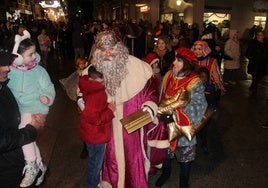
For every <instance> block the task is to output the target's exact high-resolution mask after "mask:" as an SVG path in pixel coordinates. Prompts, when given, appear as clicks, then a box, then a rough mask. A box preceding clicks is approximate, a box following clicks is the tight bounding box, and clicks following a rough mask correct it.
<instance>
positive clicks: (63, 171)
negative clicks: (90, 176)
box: [38, 56, 268, 188]
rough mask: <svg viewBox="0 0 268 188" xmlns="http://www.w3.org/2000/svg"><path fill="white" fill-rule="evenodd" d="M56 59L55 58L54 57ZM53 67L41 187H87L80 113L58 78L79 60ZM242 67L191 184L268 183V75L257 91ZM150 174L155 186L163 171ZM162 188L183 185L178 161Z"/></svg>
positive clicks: (238, 187) (252, 187) (256, 187)
mask: <svg viewBox="0 0 268 188" xmlns="http://www.w3.org/2000/svg"><path fill="white" fill-rule="evenodd" d="M53 58H55V59H53ZM51 62H52V63H50V65H49V67H48V70H49V73H50V75H51V77H52V80H53V82H54V83H55V87H56V93H57V95H56V99H55V103H54V105H53V106H52V107H51V110H50V112H49V115H48V117H47V123H46V126H45V128H44V129H43V130H42V132H40V134H39V137H38V145H39V147H40V150H41V153H42V156H43V159H44V161H45V163H46V164H47V165H48V167H49V173H48V176H47V178H46V181H45V182H44V184H43V185H41V186H40V187H41V188H85V187H86V170H87V161H86V160H85V159H80V156H79V155H80V152H81V149H82V142H81V141H80V139H79V137H78V132H77V122H78V111H77V106H76V104H75V102H74V101H71V100H70V99H69V98H68V97H67V95H66V93H65V91H64V90H63V89H62V88H61V87H60V85H59V83H58V79H60V78H63V77H66V76H67V75H69V74H70V73H71V72H72V71H73V70H74V63H73V62H71V60H70V59H69V60H68V61H67V62H64V61H61V60H59V57H58V56H53V57H51ZM243 67H245V65H243V66H242V69H241V71H240V80H239V83H238V84H237V85H235V86H228V87H227V90H228V91H227V93H226V94H225V95H224V96H222V98H221V100H220V102H219V108H218V111H217V113H216V114H214V116H213V118H212V120H211V122H210V124H209V125H208V149H209V153H208V154H206V153H204V152H203V150H202V148H201V147H200V145H198V147H197V148H198V149H197V157H196V160H195V161H194V163H193V167H192V171H191V177H190V188H266V187H268V129H264V128H262V127H261V124H262V123H268V78H266V79H265V80H264V81H263V82H262V84H261V85H260V86H259V88H258V93H257V94H252V93H251V92H250V91H249V90H248V87H249V85H250V83H251V81H250V79H249V77H248V75H246V73H245V70H244V68H243ZM160 173H161V171H159V172H158V173H157V174H156V175H154V176H150V177H149V186H148V187H149V188H154V187H155V185H154V184H155V181H156V179H157V178H158V176H159V175H160ZM162 187H163V188H179V165H178V163H177V162H176V160H175V159H174V160H173V167H172V174H171V177H170V179H169V181H168V182H167V183H166V184H165V185H164V186H162Z"/></svg>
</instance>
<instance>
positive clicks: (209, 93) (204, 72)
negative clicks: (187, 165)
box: [197, 67, 217, 154]
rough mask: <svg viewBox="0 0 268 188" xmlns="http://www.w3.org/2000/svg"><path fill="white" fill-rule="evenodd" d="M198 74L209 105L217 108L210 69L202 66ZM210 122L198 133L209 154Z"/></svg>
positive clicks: (204, 148) (205, 151)
mask: <svg viewBox="0 0 268 188" xmlns="http://www.w3.org/2000/svg"><path fill="white" fill-rule="evenodd" d="M198 74H199V77H200V80H201V81H202V83H203V85H204V87H205V97H206V101H207V103H208V106H212V107H213V109H216V108H217V98H216V88H215V87H214V86H213V85H212V84H210V82H209V78H210V75H209V70H208V69H207V68H205V67H202V68H200V69H199V70H198ZM210 123H211V121H210V119H209V120H208V122H206V126H204V127H203V128H202V130H201V131H200V132H199V133H198V135H197V136H199V138H200V141H201V148H202V149H203V151H204V153H205V154H209V150H208V145H207V132H208V127H209V125H210Z"/></svg>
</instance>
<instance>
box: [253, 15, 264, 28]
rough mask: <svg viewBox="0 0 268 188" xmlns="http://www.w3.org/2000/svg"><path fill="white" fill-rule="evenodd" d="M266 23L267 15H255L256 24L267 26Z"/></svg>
mask: <svg viewBox="0 0 268 188" xmlns="http://www.w3.org/2000/svg"><path fill="white" fill-rule="evenodd" d="M265 24H266V16H255V17H254V25H257V26H261V27H262V28H265Z"/></svg>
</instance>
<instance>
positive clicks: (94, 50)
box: [0, 20, 268, 188]
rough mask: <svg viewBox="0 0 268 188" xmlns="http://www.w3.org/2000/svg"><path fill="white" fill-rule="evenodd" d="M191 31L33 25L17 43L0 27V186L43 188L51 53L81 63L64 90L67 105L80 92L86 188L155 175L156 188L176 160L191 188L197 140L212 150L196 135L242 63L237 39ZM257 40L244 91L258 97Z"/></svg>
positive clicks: (160, 26) (261, 53) (260, 64)
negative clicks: (41, 135)
mask: <svg viewBox="0 0 268 188" xmlns="http://www.w3.org/2000/svg"><path fill="white" fill-rule="evenodd" d="M193 25H194V27H192V28H189V26H188V24H186V23H183V22H181V23H177V22H174V23H173V24H169V25H168V24H165V23H160V22H159V23H157V24H156V26H155V28H153V27H152V24H150V23H149V22H145V21H143V22H140V23H137V22H136V21H135V20H131V21H130V22H128V23H126V24H125V25H123V24H119V23H116V22H114V23H111V24H110V23H105V22H103V23H99V22H92V23H90V24H84V25H83V24H80V23H79V22H75V23H73V24H71V25H67V24H64V23H62V24H59V25H57V26H58V28H57V29H56V27H53V28H54V29H51V27H48V25H47V24H43V25H41V26H40V25H35V24H33V25H32V26H31V27H30V28H27V26H23V25H20V26H18V27H17V28H16V30H15V32H13V35H12V34H10V33H9V31H7V30H5V29H7V28H5V27H4V26H2V29H1V32H0V34H1V37H0V38H1V41H0V42H1V44H0V46H1V50H2V51H4V52H1V54H0V98H1V100H0V103H1V110H0V113H1V114H0V122H1V127H0V131H1V132H0V151H1V152H0V167H1V168H0V179H2V178H3V179H2V180H3V182H6V184H5V185H4V187H18V186H21V187H28V186H30V185H32V184H33V183H35V185H37V186H38V185H40V184H41V183H42V182H43V180H44V176H45V173H46V170H47V167H46V165H45V164H44V163H43V162H42V157H41V155H40V151H39V149H38V146H37V145H36V143H35V140H36V129H37V130H38V129H39V128H40V127H41V126H43V125H44V123H45V118H46V115H47V114H48V112H49V106H51V105H52V104H53V101H54V98H55V89H54V85H53V83H52V82H51V80H50V77H49V74H48V73H47V71H46V69H47V63H48V61H49V58H48V54H49V53H50V50H53V51H54V53H59V54H60V55H61V56H62V57H63V58H65V59H68V58H70V57H73V58H74V61H75V62H78V60H79V61H82V62H86V63H83V66H82V68H81V67H79V69H80V70H79V73H78V72H77V71H76V72H75V73H74V74H72V75H70V77H69V78H68V79H67V78H66V79H65V80H64V81H63V80H61V83H62V84H63V83H64V84H63V85H64V87H65V89H66V88H69V89H70V90H72V94H71V95H72V97H70V98H72V100H75V99H74V98H75V97H74V96H73V95H74V93H75V92H77V93H76V95H77V104H78V106H79V108H80V111H81V112H80V114H79V126H78V127H79V128H78V134H79V136H80V138H81V140H82V141H83V143H84V146H85V149H86V150H87V152H88V155H87V160H88V173H87V187H88V188H96V187H98V186H99V187H102V188H112V187H130V188H136V187H141V188H146V187H148V176H149V175H150V174H155V173H156V171H157V170H159V169H160V168H161V169H162V174H161V176H160V177H159V178H158V179H157V181H156V183H155V185H156V186H158V187H161V186H162V185H163V184H164V183H165V182H166V181H167V180H168V178H169V177H170V174H171V169H172V162H171V161H172V160H173V159H175V158H176V159H177V161H178V163H179V165H180V172H179V175H178V178H179V180H180V188H188V187H189V179H190V173H191V167H192V162H193V161H194V160H195V157H196V145H197V141H198V139H197V137H198V136H199V135H200V139H201V141H202V142H203V143H204V144H203V145H204V149H205V151H206V152H208V150H209V148H207V145H206V136H207V135H206V131H201V132H199V129H198V128H197V127H198V125H200V123H202V122H203V119H202V118H203V116H204V115H205V114H206V111H207V109H208V107H210V106H212V107H213V108H214V109H217V106H218V101H219V100H220V98H221V96H222V95H224V94H225V93H226V92H227V90H228V88H230V86H234V85H236V84H237V70H239V68H240V58H241V49H240V44H239V33H238V32H237V30H230V32H229V38H228V40H226V42H224V45H219V43H218V40H219V38H220V35H219V34H218V33H217V30H215V27H211V25H209V27H207V28H205V29H204V30H203V31H202V32H201V30H200V31H199V29H198V26H197V24H193ZM212 28H214V29H212ZM38 32H40V33H38ZM11 33H12V32H11ZM204 36H205V37H204ZM208 36H210V37H208ZM254 36H255V37H254V39H252V40H250V43H249V45H248V49H247V52H246V57H247V58H248V59H249V68H248V73H249V74H251V75H252V78H253V81H252V85H251V86H250V90H251V91H253V92H256V91H257V88H258V84H259V83H260V81H261V79H262V78H263V77H264V76H265V75H267V64H268V55H267V54H268V42H267V41H266V39H265V37H264V33H263V31H257V32H256V33H255V35H254ZM10 41H11V42H10ZM221 42H222V41H221ZM10 49H12V50H10ZM38 52H39V53H40V55H41V57H39V55H38ZM221 60H223V65H224V66H223V67H224V69H223V72H222V71H221V62H219V61H221ZM40 65H41V66H40ZM9 79H10V80H9ZM66 80H68V81H69V80H71V81H70V82H67V81H66ZM21 85H23V91H22V90H21V87H20V86H21ZM67 92H68V91H67ZM2 106H4V107H6V109H7V110H3V108H2ZM132 114H138V115H136V116H135V118H139V120H140V121H145V120H146V123H144V124H142V125H139V127H138V128H137V129H135V131H133V132H131V133H129V132H128V130H127V128H126V127H125V124H124V123H123V122H122V119H128V120H129V121H130V123H133V122H134V121H133V119H130V118H129V117H130V116H131V115H132ZM133 124H134V123H133ZM133 126H137V125H135V124H134V125H133ZM207 126H209V124H208V123H207V125H206V126H205V127H204V128H203V130H205V129H206V127H207ZM33 127H34V128H35V129H34V128H33ZM171 135H173V136H172V137H171ZM174 135H175V136H174ZM27 148H28V149H27ZM24 164H25V166H24ZM52 173H53V172H52ZM21 174H23V176H22V175H21ZM7 180H9V181H7ZM11 184H12V185H11Z"/></svg>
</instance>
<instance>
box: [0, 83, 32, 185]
mask: <svg viewBox="0 0 268 188" xmlns="http://www.w3.org/2000/svg"><path fill="white" fill-rule="evenodd" d="M7 82H8V81H6V82H0V182H1V183H0V187H2V188H17V187H19V184H20V181H21V178H22V170H23V167H24V157H23V153H22V149H21V147H22V146H23V145H25V144H28V143H30V142H33V141H34V140H35V139H36V136H37V132H36V129H35V128H34V127H33V126H31V125H27V126H26V127H25V128H23V129H18V126H19V123H20V113H19V108H18V105H17V102H16V100H15V98H14V96H13V94H12V93H11V91H10V89H9V88H8V87H7Z"/></svg>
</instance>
